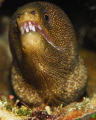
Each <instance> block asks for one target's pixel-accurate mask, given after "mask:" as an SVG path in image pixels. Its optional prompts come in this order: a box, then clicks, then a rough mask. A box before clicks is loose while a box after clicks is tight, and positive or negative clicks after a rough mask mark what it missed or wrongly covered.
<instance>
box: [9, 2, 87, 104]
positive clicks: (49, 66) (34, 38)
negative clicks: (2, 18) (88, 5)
mask: <svg viewBox="0 0 96 120" xmlns="http://www.w3.org/2000/svg"><path fill="white" fill-rule="evenodd" d="M9 42H10V48H11V52H12V56H13V68H12V83H13V87H14V90H15V93H16V94H17V96H18V97H19V98H21V99H22V100H23V101H24V102H26V103H28V104H30V105H32V106H39V105H41V104H43V103H44V104H48V105H52V106H54V105H55V106H57V105H58V104H64V105H66V104H68V103H70V102H72V101H74V100H78V99H79V97H80V96H81V95H82V94H83V93H84V91H85V87H86V83H87V70H86V67H85V66H84V62H83V60H82V58H81V57H80V55H79V53H78V50H77V42H76V37H75V33H74V29H73V27H72V25H71V22H70V20H69V19H68V17H67V15H66V14H65V13H64V12H63V11H62V10H61V9H60V8H59V7H57V6H56V5H54V4H51V3H47V2H33V3H29V4H27V5H25V6H23V7H21V8H19V9H18V10H17V11H16V12H15V14H14V15H13V17H12V19H11V23H10V31H9Z"/></svg>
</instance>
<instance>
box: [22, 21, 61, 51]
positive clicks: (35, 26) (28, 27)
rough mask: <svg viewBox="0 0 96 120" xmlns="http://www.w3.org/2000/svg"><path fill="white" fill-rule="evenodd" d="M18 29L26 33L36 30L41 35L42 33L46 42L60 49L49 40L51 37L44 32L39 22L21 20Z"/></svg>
mask: <svg viewBox="0 0 96 120" xmlns="http://www.w3.org/2000/svg"><path fill="white" fill-rule="evenodd" d="M20 31H21V34H22V35H23V34H25V33H28V32H30V31H32V32H38V33H40V34H41V35H43V37H44V38H45V39H46V40H47V42H48V43H50V44H51V45H52V46H53V47H54V48H56V49H58V50H60V51H61V49H60V48H58V47H57V46H56V45H55V44H54V43H53V42H52V40H51V38H50V37H49V36H48V35H47V34H46V32H45V31H44V30H43V29H42V27H41V26H40V24H39V23H38V22H35V21H26V22H23V23H22V24H21V26H20Z"/></svg>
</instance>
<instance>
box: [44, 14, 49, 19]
mask: <svg viewBox="0 0 96 120" xmlns="http://www.w3.org/2000/svg"><path fill="white" fill-rule="evenodd" d="M44 19H45V20H46V21H48V20H49V15H48V13H45V14H44Z"/></svg>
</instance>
